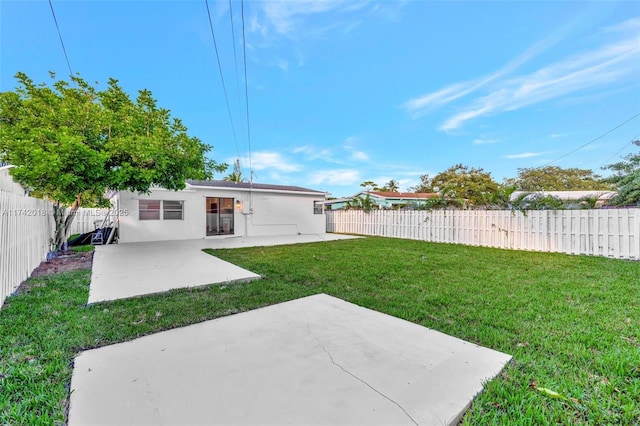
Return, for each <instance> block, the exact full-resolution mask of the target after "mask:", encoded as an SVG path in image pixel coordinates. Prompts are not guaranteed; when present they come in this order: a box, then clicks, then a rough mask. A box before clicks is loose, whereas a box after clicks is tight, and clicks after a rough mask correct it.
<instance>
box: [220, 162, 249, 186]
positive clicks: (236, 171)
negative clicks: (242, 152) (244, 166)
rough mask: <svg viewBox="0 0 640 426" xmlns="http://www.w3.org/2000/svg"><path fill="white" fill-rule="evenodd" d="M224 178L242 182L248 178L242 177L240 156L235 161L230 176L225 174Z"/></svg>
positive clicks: (229, 180)
mask: <svg viewBox="0 0 640 426" xmlns="http://www.w3.org/2000/svg"><path fill="white" fill-rule="evenodd" d="M222 180H226V181H228V182H235V183H242V182H246V181H247V180H246V179H245V178H243V177H242V170H241V169H240V159H239V158H238V159H237V160H236V161H235V162H234V163H233V171H232V172H231V174H229V175H228V176H225V177H224V178H223V179H222Z"/></svg>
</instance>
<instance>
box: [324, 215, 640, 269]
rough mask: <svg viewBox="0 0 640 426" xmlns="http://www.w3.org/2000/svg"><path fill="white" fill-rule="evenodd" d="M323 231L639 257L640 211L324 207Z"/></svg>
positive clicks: (570, 252) (533, 249) (517, 248)
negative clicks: (352, 208)
mask: <svg viewBox="0 0 640 426" xmlns="http://www.w3.org/2000/svg"><path fill="white" fill-rule="evenodd" d="M326 217H327V232H337V233H347V234H360V235H376V236H383V237H392V238H406V239H412V240H423V241H432V242H441V243H455V244H466V245H474V246H484V247H496V248H503V249H512V250H532V251H546V252H558V253H567V254H585V255H592V256H605V257H615V258H621V259H631V260H640V209H638V208H630V209H597V210H532V211H527V212H520V211H503V210H431V211H425V210H422V211H421V210H413V211H394V210H374V211H371V212H369V213H366V212H364V211H362V210H335V211H327V212H326Z"/></svg>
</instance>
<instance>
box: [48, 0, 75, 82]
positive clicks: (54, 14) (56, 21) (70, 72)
mask: <svg viewBox="0 0 640 426" xmlns="http://www.w3.org/2000/svg"><path fill="white" fill-rule="evenodd" d="M49 7H50V8H51V14H52V15H53V22H55V24H56V29H57V30H58V37H59V38H60V44H61V45H62V51H63V52H64V59H65V60H66V61H67V68H69V77H71V76H73V71H71V64H70V63H69V57H68V56H67V49H65V47H64V41H62V33H61V32H60V26H58V20H57V19H56V12H54V11H53V4H52V3H51V0H49Z"/></svg>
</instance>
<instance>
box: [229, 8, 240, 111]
mask: <svg viewBox="0 0 640 426" xmlns="http://www.w3.org/2000/svg"><path fill="white" fill-rule="evenodd" d="M229 19H230V20H231V38H232V40H233V43H232V44H233V61H234V63H235V65H236V90H237V92H238V99H240V84H239V81H240V73H239V72H238V54H237V52H236V31H235V28H234V25H233V7H232V6H231V0H229Z"/></svg>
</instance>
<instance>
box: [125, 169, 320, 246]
mask: <svg viewBox="0 0 640 426" xmlns="http://www.w3.org/2000/svg"><path fill="white" fill-rule="evenodd" d="M325 197H326V193H324V192H320V191H315V190H312V189H307V188H300V187H297V186H282V185H265V184H258V183H253V184H250V183H235V182H228V181H191V180H190V181H187V186H186V188H185V189H183V190H182V191H169V190H165V189H161V188H154V189H152V190H151V192H150V193H149V194H138V193H132V192H127V191H123V192H120V193H119V196H118V201H117V211H118V212H119V232H118V234H119V242H120V243H130V242H140V241H161V240H185V239H199V238H216V237H220V236H225V237H228V236H231V235H235V236H266V235H296V234H321V233H324V232H325V231H326V223H325V216H324V211H323V203H324V201H325Z"/></svg>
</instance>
